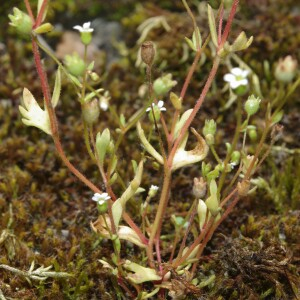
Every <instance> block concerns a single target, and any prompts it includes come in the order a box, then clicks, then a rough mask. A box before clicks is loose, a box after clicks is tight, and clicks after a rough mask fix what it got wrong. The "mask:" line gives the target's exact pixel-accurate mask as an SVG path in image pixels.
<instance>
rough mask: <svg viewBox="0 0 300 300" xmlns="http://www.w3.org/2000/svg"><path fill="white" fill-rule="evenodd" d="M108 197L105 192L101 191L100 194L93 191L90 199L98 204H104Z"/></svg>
mask: <svg viewBox="0 0 300 300" xmlns="http://www.w3.org/2000/svg"><path fill="white" fill-rule="evenodd" d="M109 199H110V196H108V194H107V193H102V194H99V193H95V194H94V196H93V198H92V200H93V201H96V202H97V203H98V204H99V205H102V204H104V203H105V202H106V201H107V200H109Z"/></svg>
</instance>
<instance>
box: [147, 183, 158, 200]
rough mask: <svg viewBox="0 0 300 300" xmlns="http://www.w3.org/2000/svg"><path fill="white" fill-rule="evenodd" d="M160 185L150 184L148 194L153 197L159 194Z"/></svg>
mask: <svg viewBox="0 0 300 300" xmlns="http://www.w3.org/2000/svg"><path fill="white" fill-rule="evenodd" d="M158 189H159V187H158V186H157V185H153V184H152V185H151V186H150V189H149V192H148V196H149V197H151V198H153V197H154V196H155V195H156V194H157V191H158Z"/></svg>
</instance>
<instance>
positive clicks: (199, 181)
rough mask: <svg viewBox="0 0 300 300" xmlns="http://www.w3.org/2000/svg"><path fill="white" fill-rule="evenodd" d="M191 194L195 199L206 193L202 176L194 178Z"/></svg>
mask: <svg viewBox="0 0 300 300" xmlns="http://www.w3.org/2000/svg"><path fill="white" fill-rule="evenodd" d="M193 194H194V196H195V197H196V198H197V199H201V198H203V197H204V196H205V194H206V182H205V181H204V179H203V177H200V178H194V185H193Z"/></svg>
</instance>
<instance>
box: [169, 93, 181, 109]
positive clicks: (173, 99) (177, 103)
mask: <svg viewBox="0 0 300 300" xmlns="http://www.w3.org/2000/svg"><path fill="white" fill-rule="evenodd" d="M170 100H171V102H172V104H173V106H174V108H175V109H177V110H181V108H182V99H181V98H180V97H178V96H177V95H176V94H175V93H173V92H171V93H170Z"/></svg>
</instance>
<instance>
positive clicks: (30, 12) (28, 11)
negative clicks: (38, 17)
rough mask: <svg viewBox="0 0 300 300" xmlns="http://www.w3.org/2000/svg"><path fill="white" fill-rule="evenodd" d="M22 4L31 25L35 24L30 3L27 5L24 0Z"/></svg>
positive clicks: (26, 1) (26, 0)
mask: <svg viewBox="0 0 300 300" xmlns="http://www.w3.org/2000/svg"><path fill="white" fill-rule="evenodd" d="M24 3H25V6H26V10H27V13H28V15H29V17H30V18H31V21H32V24H34V23H35V18H34V15H33V13H32V9H31V6H30V3H29V1H28V0H24Z"/></svg>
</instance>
